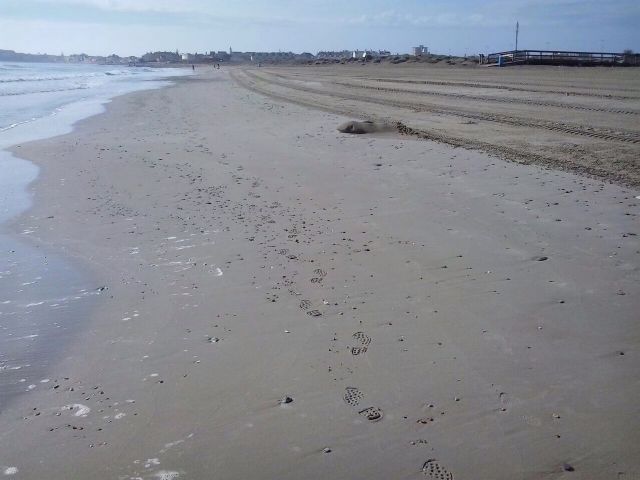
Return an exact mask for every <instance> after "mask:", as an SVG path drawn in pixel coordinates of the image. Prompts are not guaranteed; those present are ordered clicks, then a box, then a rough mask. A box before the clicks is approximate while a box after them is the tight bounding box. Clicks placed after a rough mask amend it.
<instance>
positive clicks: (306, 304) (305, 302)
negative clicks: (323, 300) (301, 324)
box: [300, 300, 312, 310]
mask: <svg viewBox="0 0 640 480" xmlns="http://www.w3.org/2000/svg"><path fill="white" fill-rule="evenodd" d="M311 305H312V303H311V301H310V300H302V301H301V302H300V308H301V309H302V310H309V309H310V308H311Z"/></svg>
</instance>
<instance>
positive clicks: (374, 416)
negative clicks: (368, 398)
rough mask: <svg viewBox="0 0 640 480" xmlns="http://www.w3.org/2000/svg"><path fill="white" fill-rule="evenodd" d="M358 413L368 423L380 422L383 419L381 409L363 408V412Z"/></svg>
mask: <svg viewBox="0 0 640 480" xmlns="http://www.w3.org/2000/svg"><path fill="white" fill-rule="evenodd" d="M358 413H359V414H360V415H362V416H363V417H365V418H366V419H367V420H369V421H370V422H377V421H379V420H382V417H383V413H382V409H380V408H378V407H369V408H365V409H364V410H360V411H359V412H358Z"/></svg>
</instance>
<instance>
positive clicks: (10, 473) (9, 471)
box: [3, 467, 18, 476]
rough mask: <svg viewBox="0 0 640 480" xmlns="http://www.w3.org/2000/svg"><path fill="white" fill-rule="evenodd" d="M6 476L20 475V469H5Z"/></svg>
mask: <svg viewBox="0 0 640 480" xmlns="http://www.w3.org/2000/svg"><path fill="white" fill-rule="evenodd" d="M3 473H4V474H5V475H7V476H8V475H15V474H16V473H18V469H17V468H16V467H5V468H4V472H3Z"/></svg>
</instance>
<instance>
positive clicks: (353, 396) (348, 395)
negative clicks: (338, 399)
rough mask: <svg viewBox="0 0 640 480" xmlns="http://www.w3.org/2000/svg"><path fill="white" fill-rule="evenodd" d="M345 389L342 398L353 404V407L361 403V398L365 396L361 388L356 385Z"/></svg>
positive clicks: (348, 403)
mask: <svg viewBox="0 0 640 480" xmlns="http://www.w3.org/2000/svg"><path fill="white" fill-rule="evenodd" d="M344 390H345V391H344V395H343V396H342V398H343V399H344V401H345V403H346V404H347V405H351V406H352V407H357V406H358V405H360V400H362V399H363V398H364V395H363V394H362V392H361V391H360V390H359V389H357V388H356V387H347V388H345V389H344Z"/></svg>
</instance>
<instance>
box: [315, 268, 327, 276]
mask: <svg viewBox="0 0 640 480" xmlns="http://www.w3.org/2000/svg"><path fill="white" fill-rule="evenodd" d="M313 274H314V275H315V276H317V277H326V276H327V272H325V271H324V270H322V269H321V268H316V269H315V270H314V271H313Z"/></svg>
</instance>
